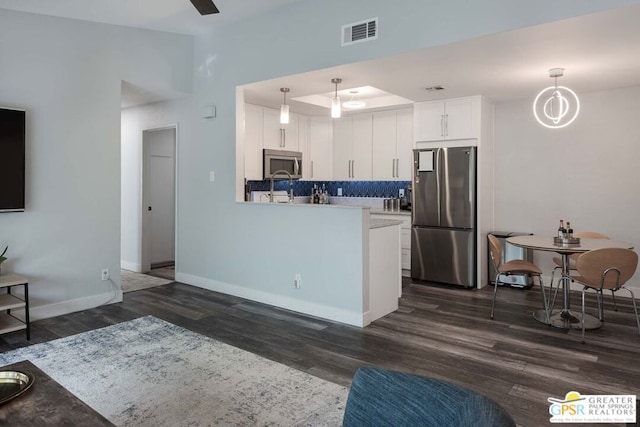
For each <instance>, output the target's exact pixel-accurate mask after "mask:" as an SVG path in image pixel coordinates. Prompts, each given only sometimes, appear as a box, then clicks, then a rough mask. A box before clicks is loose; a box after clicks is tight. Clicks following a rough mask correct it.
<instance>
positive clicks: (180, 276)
mask: <svg viewBox="0 0 640 427" xmlns="http://www.w3.org/2000/svg"><path fill="white" fill-rule="evenodd" d="M176 281H177V282H181V283H186V284H188V285H192V286H197V287H199V288H203V289H207V290H209V291H214V292H220V293H223V294H228V295H233V296H236V297H240V298H246V299H248V300H251V301H256V302H260V303H263V304H269V305H272V306H275V307H279V308H284V309H287V310H291V311H295V312H298V313H302V314H307V315H310V316H316V317H321V318H323V319H327V320H332V321H335V322H340V323H345V324H347V325H352V326H358V327H364V326H366V325H368V324H369V322H368V321H367V319H368V312H367V313H357V312H353V311H348V310H343V309H340V308H335V307H330V306H327V305H322V304H315V303H312V302H308V301H303V300H299V299H295V298H291V297H286V296H282V295H277V294H272V293H269V292H264V291H259V290H256V289H250V288H245V287H243V286H238V285H233V284H230V283H224V282H220V281H218V280H211V279H206V278H204V277H199V276H194V275H191V274H186V273H179V272H176Z"/></svg>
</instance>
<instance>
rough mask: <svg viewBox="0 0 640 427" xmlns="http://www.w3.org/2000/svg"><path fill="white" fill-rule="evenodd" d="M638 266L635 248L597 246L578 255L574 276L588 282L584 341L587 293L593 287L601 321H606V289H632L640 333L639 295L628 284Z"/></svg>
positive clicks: (578, 280) (583, 308) (583, 290)
mask: <svg viewBox="0 0 640 427" xmlns="http://www.w3.org/2000/svg"><path fill="white" fill-rule="evenodd" d="M637 267H638V254H637V253H635V252H634V251H632V250H631V249H621V248H604V249H595V250H592V251H589V252H585V253H583V254H582V255H580V256H579V257H578V260H577V261H576V271H577V275H575V276H571V278H572V279H573V280H575V281H576V282H578V283H581V284H582V285H584V288H583V289H582V319H583V320H582V342H584V329H585V328H584V316H585V293H586V291H587V290H588V289H593V290H594V291H596V292H597V293H598V318H599V319H600V321H604V309H603V303H602V291H604V290H605V289H609V290H611V291H612V292H616V291H618V290H620V289H626V290H627V291H629V293H630V294H631V301H632V302H633V311H634V313H635V315H636V322H637V323H638V333H640V318H638V308H637V307H636V299H635V296H634V295H633V292H631V289H629V288H627V287H626V286H624V284H625V283H626V282H627V280H629V279H630V278H631V277H632V276H633V275H634V274H635V272H636V268H637Z"/></svg>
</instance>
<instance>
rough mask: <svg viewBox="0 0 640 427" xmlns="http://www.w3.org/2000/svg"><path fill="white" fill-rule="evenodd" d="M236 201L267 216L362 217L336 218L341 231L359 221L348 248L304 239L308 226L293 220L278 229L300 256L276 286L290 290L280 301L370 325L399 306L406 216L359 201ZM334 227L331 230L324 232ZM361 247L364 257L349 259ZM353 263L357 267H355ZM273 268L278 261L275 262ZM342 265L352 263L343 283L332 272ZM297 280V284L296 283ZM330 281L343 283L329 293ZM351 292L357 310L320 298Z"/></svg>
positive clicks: (289, 306) (347, 230) (334, 241)
mask: <svg viewBox="0 0 640 427" xmlns="http://www.w3.org/2000/svg"><path fill="white" fill-rule="evenodd" d="M238 204H239V205H242V206H243V207H245V208H247V209H252V210H253V209H258V210H262V211H263V215H264V217H265V218H267V217H269V216H271V215H275V216H276V217H279V218H281V217H285V216H286V217H289V215H290V216H291V217H292V218H298V219H299V218H305V217H307V218H311V217H313V216H314V215H321V216H323V217H330V216H333V215H340V216H343V215H347V216H350V217H354V218H357V219H359V221H355V222H354V223H353V224H351V225H348V220H345V223H342V222H341V223H339V224H336V228H341V227H345V228H344V232H341V233H339V234H341V235H343V236H344V235H346V234H347V233H352V232H357V230H354V227H357V226H358V225H359V227H360V232H359V233H356V234H357V235H359V236H360V243H359V244H356V245H354V246H353V247H352V249H349V247H350V246H349V245H350V243H345V241H344V240H343V239H335V238H328V239H326V240H323V241H319V242H307V241H305V240H304V235H305V226H302V227H301V228H298V227H297V221H295V220H293V221H291V222H290V224H291V226H290V229H289V230H282V231H279V232H276V234H280V238H281V239H283V240H284V239H287V236H291V240H290V241H296V242H298V243H296V245H297V247H298V249H299V250H298V251H297V252H298V253H297V255H299V256H300V258H299V261H292V262H291V263H286V264H285V265H286V269H287V272H285V273H284V274H283V276H284V279H283V280H285V281H288V280H287V279H288V278H289V277H290V278H291V279H290V280H291V284H292V285H293V286H291V285H288V284H284V285H283V286H282V287H280V289H279V290H278V292H282V293H283V294H286V297H281V298H278V299H277V305H279V306H281V307H284V308H287V309H290V310H293V311H300V312H303V313H307V314H313V315H316V316H318V317H323V318H327V319H331V320H336V321H339V322H342V323H347V324H351V325H354V326H360V327H363V326H367V325H368V324H369V323H371V322H372V321H374V320H376V319H379V318H380V317H383V316H386V315H387V314H389V313H392V312H393V311H395V310H397V309H398V298H399V297H400V296H401V293H402V278H401V275H402V270H401V261H400V257H401V249H400V245H401V237H400V225H401V224H402V221H400V220H396V219H388V218H384V219H382V218H380V219H376V218H374V219H372V217H371V214H370V211H371V209H370V208H368V207H360V206H345V205H336V204H333V205H332V204H328V205H314V204H308V203H277V202H275V203H253V202H239V203H238ZM345 224H347V225H345ZM356 224H358V225H356ZM307 226H308V227H312V226H313V225H312V223H310V224H307ZM330 232H333V230H330V231H328V232H327V233H325V234H329V233H330ZM353 243H355V242H353ZM319 245H323V246H324V247H325V248H326V249H325V250H324V251H323V256H322V258H317V259H316V258H313V257H311V258H310V257H309V255H307V256H305V254H306V253H309V252H311V251H314V250H317V246H319ZM358 250H360V251H361V252H359V253H361V254H362V255H361V258H360V256H356V258H357V259H359V260H361V264H360V266H353V265H351V263H350V262H349V261H348V259H349V258H350V257H351V258H352V257H353V256H354V251H358ZM267 256H271V255H270V254H268V255H267ZM278 261H279V258H278V257H274V261H273V263H274V264H275V263H277V262H278ZM302 264H304V265H302ZM352 267H356V268H355V269H352ZM270 268H275V267H274V265H273V264H272V265H271V266H270ZM308 268H311V271H312V273H308V272H306V271H307V269H308ZM341 268H346V269H350V270H352V272H353V273H354V274H352V275H346V276H348V277H344V278H343V277H341V278H340V280H341V282H342V283H335V281H334V280H332V279H330V278H329V277H328V276H329V275H330V274H332V273H333V272H334V271H335V270H338V269H341ZM298 285H299V287H297V286H298ZM330 286H335V287H336V288H338V289H339V290H338V291H334V292H336V294H335V295H333V297H331V296H330V295H327V292H330V291H329V290H328V288H329V287H330ZM214 290H215V289H214ZM219 290H222V289H219ZM224 291H225V293H233V294H236V295H238V296H243V297H250V298H252V299H255V300H259V301H262V302H266V303H269V304H273V303H274V300H273V299H262V298H260V296H258V298H255V297H252V296H251V295H247V294H243V293H242V292H230V290H229V289H225V290H224ZM348 295H350V296H351V297H352V298H353V300H354V302H356V304H355V305H356V307H357V309H356V310H354V309H350V310H349V312H345V311H343V310H336V309H335V308H328V307H326V303H324V301H322V300H321V299H322V298H326V299H330V300H331V299H336V298H337V299H338V301H340V302H345V301H341V300H343V299H345V300H346V299H349V297H348ZM329 297H331V298H329ZM355 300H357V301H355ZM274 305H275V304H274ZM320 305H322V306H320Z"/></svg>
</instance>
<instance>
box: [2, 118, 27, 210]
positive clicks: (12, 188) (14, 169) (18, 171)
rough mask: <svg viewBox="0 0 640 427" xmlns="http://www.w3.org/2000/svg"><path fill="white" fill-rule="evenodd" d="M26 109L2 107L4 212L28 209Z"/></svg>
mask: <svg viewBox="0 0 640 427" xmlns="http://www.w3.org/2000/svg"><path fill="white" fill-rule="evenodd" d="M24 168H25V111H24V110H16V109H11V108H2V107H0V212H22V211H24V199H25V197H24V194H25V173H24Z"/></svg>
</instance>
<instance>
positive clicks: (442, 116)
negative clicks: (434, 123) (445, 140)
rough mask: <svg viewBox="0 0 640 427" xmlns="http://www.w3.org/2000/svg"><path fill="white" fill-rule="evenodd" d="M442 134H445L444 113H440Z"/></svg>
mask: <svg viewBox="0 0 640 427" xmlns="http://www.w3.org/2000/svg"><path fill="white" fill-rule="evenodd" d="M440 136H444V114H440Z"/></svg>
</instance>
